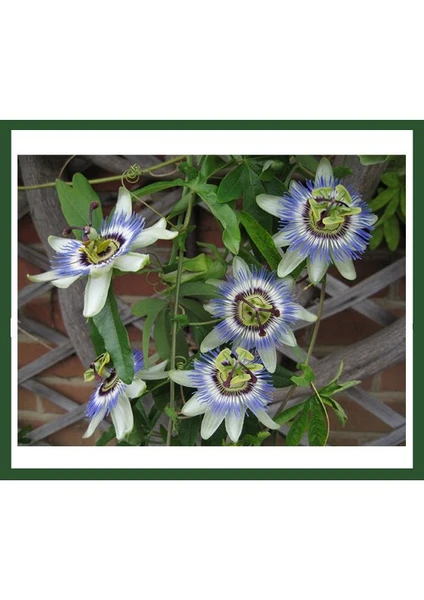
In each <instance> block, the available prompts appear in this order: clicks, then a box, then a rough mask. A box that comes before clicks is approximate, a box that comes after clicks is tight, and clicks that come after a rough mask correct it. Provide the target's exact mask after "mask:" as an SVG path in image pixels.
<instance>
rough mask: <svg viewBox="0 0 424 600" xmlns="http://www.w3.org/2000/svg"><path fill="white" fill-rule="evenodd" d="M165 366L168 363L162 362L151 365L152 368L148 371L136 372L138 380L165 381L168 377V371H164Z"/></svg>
mask: <svg viewBox="0 0 424 600" xmlns="http://www.w3.org/2000/svg"><path fill="white" fill-rule="evenodd" d="M167 364H168V361H167V360H164V361H162V362H161V363H159V364H158V365H153V367H150V368H149V369H146V370H144V369H142V370H141V371H138V373H137V375H138V376H139V377H140V379H143V380H145V381H150V380H154V379H167V378H168V376H169V373H168V371H165V367H166V365H167Z"/></svg>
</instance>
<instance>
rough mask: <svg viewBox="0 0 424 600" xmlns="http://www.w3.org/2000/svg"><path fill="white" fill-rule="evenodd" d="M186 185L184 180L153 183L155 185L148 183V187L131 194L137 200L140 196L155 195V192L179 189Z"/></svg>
mask: <svg viewBox="0 0 424 600" xmlns="http://www.w3.org/2000/svg"><path fill="white" fill-rule="evenodd" d="M185 185H187V181H185V180H184V179H173V180H172V181H155V183H150V184H149V185H145V186H144V187H142V188H140V189H139V190H135V191H133V192H132V194H133V195H134V196H137V198H141V197H142V196H148V195H149V194H155V193H156V192H161V191H162V190H167V189H168V188H172V187H181V186H185Z"/></svg>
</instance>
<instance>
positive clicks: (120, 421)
mask: <svg viewBox="0 0 424 600" xmlns="http://www.w3.org/2000/svg"><path fill="white" fill-rule="evenodd" d="M133 356H134V378H133V380H132V382H131V384H129V385H128V384H126V383H124V382H123V381H122V379H120V378H119V377H118V375H117V373H116V371H115V369H114V367H113V366H111V363H110V355H109V354H108V353H107V352H106V353H105V354H102V355H101V356H99V357H98V358H97V359H96V360H95V361H94V362H93V363H91V366H90V369H88V370H87V371H86V372H85V374H84V379H85V380H86V381H90V380H93V379H94V378H96V379H97V380H98V381H99V384H98V386H97V387H96V389H95V390H94V392H93V393H92V395H91V397H90V400H89V402H88V404H87V409H86V416H87V417H88V418H89V419H91V421H90V425H89V426H88V429H87V431H86V432H85V433H84V435H83V437H84V438H88V437H90V436H91V435H93V433H94V431H95V430H96V428H97V426H98V425H99V423H100V422H101V421H102V420H103V419H104V418H105V417H106V416H107V415H108V414H109V413H110V416H111V418H112V423H113V425H114V427H115V435H116V438H117V439H118V440H122V439H123V438H124V437H125V436H126V435H127V434H128V433H130V431H131V430H132V428H133V427H134V417H133V412H132V408H131V403H130V399H132V398H138V397H139V396H141V395H142V394H143V393H144V392H145V390H146V383H145V381H144V380H147V379H164V378H166V377H168V374H167V373H166V372H165V371H164V368H165V365H166V362H167V361H164V362H162V363H160V364H158V365H156V366H154V367H151V368H150V369H148V370H143V368H144V361H143V353H142V352H141V351H140V350H133Z"/></svg>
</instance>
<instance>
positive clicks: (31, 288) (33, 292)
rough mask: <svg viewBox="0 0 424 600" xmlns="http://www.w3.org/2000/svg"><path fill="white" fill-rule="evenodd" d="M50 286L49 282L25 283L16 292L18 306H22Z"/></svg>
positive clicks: (43, 292) (47, 289) (46, 290)
mask: <svg viewBox="0 0 424 600" xmlns="http://www.w3.org/2000/svg"><path fill="white" fill-rule="evenodd" d="M50 288H51V284H50V283H49V282H46V283H30V284H29V285H26V286H25V287H24V288H22V290H20V292H19V293H18V308H22V307H23V306H25V304H28V302H30V301H31V300H33V299H34V298H38V296H42V295H43V294H45V293H46V292H48V291H49V289H50Z"/></svg>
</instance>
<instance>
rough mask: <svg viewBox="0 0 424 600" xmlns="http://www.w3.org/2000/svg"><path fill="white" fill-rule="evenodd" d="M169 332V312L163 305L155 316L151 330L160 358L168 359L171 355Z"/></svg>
mask: <svg viewBox="0 0 424 600" xmlns="http://www.w3.org/2000/svg"><path fill="white" fill-rule="evenodd" d="M170 332H171V316H170V314H169V308H168V306H165V308H163V309H162V310H161V311H160V312H159V314H158V315H157V317H156V321H155V327H154V331H153V339H154V341H155V346H156V351H157V353H158V354H159V356H160V358H161V360H166V359H169V358H170V356H171V343H170ZM143 341H144V340H143Z"/></svg>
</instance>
